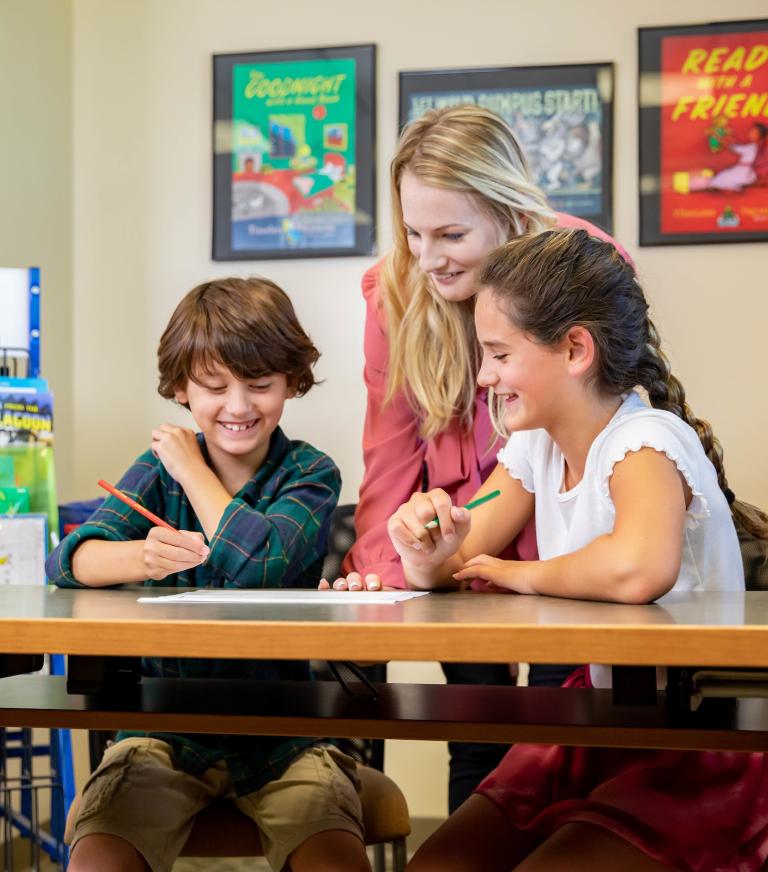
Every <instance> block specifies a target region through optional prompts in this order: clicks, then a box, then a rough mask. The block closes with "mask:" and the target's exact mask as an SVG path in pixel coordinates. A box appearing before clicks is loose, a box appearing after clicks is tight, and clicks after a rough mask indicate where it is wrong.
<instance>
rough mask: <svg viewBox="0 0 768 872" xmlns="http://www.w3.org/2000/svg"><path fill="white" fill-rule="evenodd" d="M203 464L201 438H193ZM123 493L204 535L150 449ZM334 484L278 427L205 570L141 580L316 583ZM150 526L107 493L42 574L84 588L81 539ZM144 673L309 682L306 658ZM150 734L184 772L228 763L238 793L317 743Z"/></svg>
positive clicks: (183, 662) (323, 460)
mask: <svg viewBox="0 0 768 872" xmlns="http://www.w3.org/2000/svg"><path fill="white" fill-rule="evenodd" d="M198 440H199V442H200V447H201V449H202V451H203V455H204V457H205V459H206V461H208V454H207V452H206V450H205V441H204V439H203V437H202V435H198ZM118 487H119V489H120V490H122V491H124V492H125V493H127V494H128V495H129V496H131V497H133V498H134V499H135V500H136V501H137V502H139V503H141V504H142V505H143V506H145V507H146V508H148V509H149V510H150V511H152V512H154V513H155V514H156V515H159V516H160V517H161V518H164V519H165V520H166V521H168V523H169V524H171V525H172V526H173V527H176V528H177V529H179V530H195V531H199V532H203V529H202V526H201V525H200V522H199V520H198V518H197V516H196V514H195V511H194V509H193V508H192V506H191V505H190V503H189V500H188V499H187V496H186V494H185V493H184V491H183V490H182V489H181V486H180V485H179V484H178V482H176V481H175V480H174V479H173V478H171V476H170V475H169V474H168V473H167V472H166V470H165V467H164V466H163V464H162V463H161V462H160V460H159V459H158V458H156V457H155V456H154V455H153V454H152V452H151V451H147V452H145V453H144V454H142V455H141V457H139V459H138V460H137V461H136V462H135V463H134V464H133V466H131V468H130V469H129V470H128V471H127V472H126V473H125V475H124V476H123V477H122V479H121V480H120V481H119V483H118ZM340 487H341V479H340V476H339V471H338V469H337V468H336V466H335V464H334V463H333V461H332V460H331V459H330V458H329V457H328V456H327V455H325V454H323V453H322V452H320V451H318V450H317V449H316V448H313V447H312V446H311V445H308V444H307V443H306V442H296V441H289V440H288V439H287V438H286V436H285V435H284V434H283V432H282V430H281V429H280V428H277V429H276V430H275V432H274V434H273V435H272V440H271V443H270V448H269V453H268V454H267V457H266V459H265V460H264V463H263V464H262V465H261V467H259V469H258V470H256V472H255V473H254V475H253V477H252V478H251V479H250V480H249V481H248V482H247V483H246V484H245V485H244V486H243V488H242V489H241V490H240V491H239V492H238V493H237V494H235V496H234V498H233V499H232V501H231V502H230V504H229V505H228V506H227V508H226V509H225V511H224V514H223V515H222V518H221V521H220V522H219V526H218V528H217V530H216V533H215V534H214V536H213V538H212V539H211V540H210V542H209V543H208V545H209V547H210V549H211V551H210V555H209V556H208V559H207V561H206V562H205V564H204V565H202V566H196V567H195V568H194V569H191V570H186V571H184V572H180V573H178V574H176V575H172V576H169V577H168V578H165V579H163V580H162V581H153V580H147V581H145V582H144V584H145V585H148V586H151V587H207V588H210V587H214V588H215V587H248V588H284V587H291V588H299V587H316V586H317V582H318V579H319V578H320V572H321V569H322V564H323V557H324V555H325V552H326V550H327V543H328V532H329V529H330V522H331V514H332V512H333V510H334V508H335V506H336V503H337V501H338V497H339V490H340ZM151 527H152V523H151V521H148V520H147V519H146V518H145V517H144V516H143V515H140V514H139V513H138V512H136V511H134V510H133V509H131V508H130V507H128V506H126V505H125V504H124V503H123V502H121V501H120V500H118V499H117V498H116V497H113V496H110V497H107V499H106V500H105V501H104V503H103V504H102V506H101V507H100V508H99V509H97V510H96V512H95V513H94V514H93V515H92V516H91V517H90V518H89V519H88V521H87V522H86V523H85V524H83V525H82V526H80V527H78V528H77V529H76V530H74V531H73V532H72V533H70V534H69V535H68V536H66V537H65V538H64V539H63V540H62V542H61V544H60V545H59V546H58V548H56V550H55V551H54V552H53V553H52V554H51V555H50V557H49V558H48V562H47V564H46V570H47V573H48V578H49V579H50V580H51V581H52V582H54V583H55V584H57V585H58V586H59V587H82V586H83V585H81V584H80V583H79V582H78V581H76V580H75V578H74V577H73V575H72V554H73V552H74V550H75V549H76V548H77V546H78V545H79V544H80V543H81V542H83V541H85V540H86V539H105V540H108V541H127V540H135V539H144V538H146V535H147V533H148V532H149V530H150V529H151ZM142 671H143V673H144V674H145V675H151V676H162V677H183V678H241V679H251V680H262V681H267V680H272V681H275V680H309V679H310V677H311V676H310V671H309V663H307V662H303V661H290V660H285V661H280V660H274V661H272V660H269V661H267V660H204V659H192V658H183V659H181V658H168V657H163V658H145V659H144V660H143V661H142ZM128 735H134V736H135V735H151V736H153V737H155V738H158V739H163V740H164V741H166V742H168V743H169V744H171V745H172V747H173V748H174V751H175V754H176V757H177V760H178V763H179V765H180V766H181V768H182V769H184V770H185V771H187V772H190V773H192V774H194V775H202V773H203V772H204V771H205V770H206V769H207V768H208V767H210V766H212V765H213V764H214V763H216V762H218V761H219V760H221V759H224V760H225V761H226V764H227V767H228V768H229V771H230V774H231V776H232V780H233V782H234V785H235V789H236V791H237V793H238V795H239V796H243V795H245V794H247V793H251V792H252V791H254V790H258V789H259V788H260V787H262V786H263V785H265V784H267V783H268V782H269V781H272V780H274V779H276V778H279V777H280V775H281V774H282V773H283V771H284V770H285V768H286V767H287V766H288V764H289V763H290V762H291V760H292V759H293V757H295V756H296V754H297V753H299V752H300V751H301V750H303V749H304V748H306V747H308V746H310V745H312V744H316V743H317V742H318V741H319V740H318V739H312V738H295V737H253V736H217V735H206V734H197V735H175V734H173V735H172V734H168V733H127V732H121V733H119V735H118V738H124V737H125V736H128Z"/></svg>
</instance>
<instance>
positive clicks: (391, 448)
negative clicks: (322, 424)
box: [343, 267, 426, 588]
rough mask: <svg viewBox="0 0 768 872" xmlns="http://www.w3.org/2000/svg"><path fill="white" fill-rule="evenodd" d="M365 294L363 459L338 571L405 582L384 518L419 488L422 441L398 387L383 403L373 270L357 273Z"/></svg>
mask: <svg viewBox="0 0 768 872" xmlns="http://www.w3.org/2000/svg"><path fill="white" fill-rule="evenodd" d="M363 294H364V296H365V299H366V319H365V370H364V379H365V386H366V389H367V406H366V413H365V427H364V431H363V459H364V461H365V474H364V476H363V482H362V485H361V486H360V497H359V502H358V506H357V510H356V511H355V530H356V533H357V536H356V540H355V544H354V545H353V546H352V548H351V549H350V551H349V553H348V554H347V556H346V558H345V559H344V564H343V573H344V574H347V573H350V572H365V573H375V574H376V575H377V576H378V577H379V578H380V579H381V582H382V583H383V584H384V585H387V586H391V587H399V588H402V587H405V579H404V578H403V570H402V567H401V565H400V560H399V557H398V554H397V552H396V551H395V549H394V548H393V546H392V543H391V541H390V539H389V536H388V534H387V521H388V520H389V518H390V515H391V514H392V513H393V512H394V511H395V510H396V509H397V507H398V506H399V505H400V504H401V503H404V502H406V500H408V498H409V497H410V496H411V494H412V493H414V491H418V490H421V489H422V474H423V472H422V470H423V466H424V456H425V453H426V443H425V442H424V441H423V440H422V439H421V437H420V436H419V420H418V417H417V415H416V413H415V412H414V411H413V409H412V408H411V406H410V404H409V403H408V401H407V399H406V398H405V396H404V394H403V393H402V392H399V393H398V394H396V395H395V396H394V397H393V398H392V399H391V400H390V401H389V402H388V403H386V404H385V402H384V397H385V395H386V387H387V378H388V359H389V343H388V340H387V336H386V331H385V327H384V321H383V314H382V313H381V312H380V311H379V292H378V269H377V268H375V267H374V269H372V270H370V271H369V272H368V273H366V275H365V277H364V278H363Z"/></svg>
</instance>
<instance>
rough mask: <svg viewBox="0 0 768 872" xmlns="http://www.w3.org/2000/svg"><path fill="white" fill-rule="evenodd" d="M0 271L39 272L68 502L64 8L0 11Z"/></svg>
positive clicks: (44, 358) (68, 181) (67, 18)
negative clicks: (36, 268)
mask: <svg viewBox="0 0 768 872" xmlns="http://www.w3.org/2000/svg"><path fill="white" fill-rule="evenodd" d="M0 109H2V121H0V266H19V267H26V266H39V267H40V269H41V287H42V325H41V329H42V341H43V348H42V355H41V363H42V367H43V370H44V374H45V375H47V376H48V378H49V379H50V382H51V386H52V388H53V390H54V392H55V394H56V408H55V413H56V425H55V426H56V461H57V473H58V481H59V488H60V490H61V492H62V493H63V494H70V493H71V492H72V484H71V483H72V468H71V467H72V431H73V428H72V403H73V397H74V390H73V386H72V321H73V307H72V4H71V2H70V0H60V2H55V3H54V2H51V0H2V2H0Z"/></svg>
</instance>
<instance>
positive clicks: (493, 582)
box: [453, 554, 537, 594]
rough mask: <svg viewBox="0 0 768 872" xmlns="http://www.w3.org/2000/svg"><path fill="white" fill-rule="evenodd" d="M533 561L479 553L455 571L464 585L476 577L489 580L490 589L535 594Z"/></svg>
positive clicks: (455, 576)
mask: <svg viewBox="0 0 768 872" xmlns="http://www.w3.org/2000/svg"><path fill="white" fill-rule="evenodd" d="M531 576H532V572H531V562H530V561H521V560H500V559H499V558H498V557H490V556H489V555H488V554H478V555H477V556H475V557H472V558H470V559H469V560H467V562H466V563H465V564H464V566H462V568H461V569H460V570H459V571H458V572H454V573H453V577H454V578H455V579H456V581H459V582H462V587H464V586H465V584H466V585H469V583H470V582H471V581H472V579H474V578H480V579H482V580H483V581H487V582H488V589H489V590H493V589H494V588H497V589H499V590H511V591H514V593H528V594H534V593H536V592H537V591H536V590H535V589H534V586H533V579H532V577H531Z"/></svg>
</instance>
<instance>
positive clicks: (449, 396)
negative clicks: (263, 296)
mask: <svg viewBox="0 0 768 872" xmlns="http://www.w3.org/2000/svg"><path fill="white" fill-rule="evenodd" d="M406 170H408V172H410V173H413V175H414V176H416V177H417V178H418V179H419V180H420V181H421V182H423V183H424V184H427V185H431V186H433V187H436V188H443V189H446V190H450V191H457V192H459V193H462V194H467V195H469V196H471V197H473V198H474V199H475V201H476V203H477V205H478V206H479V208H480V209H481V210H482V211H484V212H485V213H486V214H487V215H489V216H490V217H491V218H492V219H493V220H494V221H496V222H497V223H498V225H499V226H500V227H504V228H508V230H509V235H510V237H512V236H518V235H520V234H523V233H538V232H540V231H542V230H546V229H548V228H549V227H551V226H552V225H553V224H554V221H555V216H554V212H553V211H552V209H551V208H550V206H549V204H548V203H547V200H546V197H545V195H544V193H543V192H542V191H541V190H540V189H539V188H538V187H537V186H536V184H535V183H534V182H533V180H532V178H531V174H530V170H529V168H528V163H527V161H526V159H525V156H524V154H523V152H522V150H521V148H520V145H519V143H518V141H517V139H516V138H515V135H514V133H513V132H512V130H511V129H510V127H509V126H508V125H507V124H506V122H505V121H504V120H503V119H502V118H501V117H500V116H498V115H496V114H495V113H493V112H491V111H489V110H487V109H483V108H481V107H479V106H453V107H450V108H447V109H438V110H433V111H430V112H427V113H426V114H425V115H424V116H423V117H422V118H420V119H418V120H417V121H414V122H413V123H412V124H410V125H409V126H408V127H407V128H406V129H405V131H404V132H403V134H402V136H401V138H400V143H399V145H398V149H397V154H396V155H395V157H394V160H393V161H392V165H391V189H392V215H393V222H394V247H393V249H392V251H391V252H390V254H389V255H388V257H387V258H386V260H385V261H384V264H383V265H382V270H381V276H380V286H381V290H382V301H383V306H384V313H385V316H386V321H387V328H388V334H389V342H390V346H389V381H388V384H387V394H386V401H388V400H391V399H392V397H393V395H394V394H395V393H396V392H397V391H399V390H403V391H404V392H405V394H406V396H407V397H408V400H409V402H410V403H411V405H412V406H413V408H414V410H415V411H416V412H417V413H418V414H419V415H420V417H421V427H420V432H421V436H422V437H423V438H424V439H430V438H432V437H433V436H436V435H437V434H438V433H440V432H442V431H443V430H445V429H446V428H447V427H448V426H449V425H450V423H451V421H452V420H453V419H455V418H457V419H458V420H459V421H460V422H461V424H462V425H463V426H465V427H467V428H468V427H469V426H470V425H471V424H472V415H473V410H474V403H475V394H476V391H477V385H476V378H477V372H478V367H479V362H480V353H479V348H478V344H477V339H476V337H475V330H474V323H473V317H472V312H473V305H472V301H467V302H464V303H452V302H448V301H446V300H445V299H443V297H441V296H440V294H439V293H437V291H436V290H435V288H434V286H433V285H432V282H431V281H430V279H429V277H428V276H427V275H426V274H425V273H424V272H423V271H422V270H421V269H420V268H419V265H418V263H417V262H416V260H415V259H414V257H413V255H412V254H411V252H410V249H409V247H408V238H407V236H406V232H405V227H404V225H403V210H402V203H401V201H400V184H401V182H402V178H403V173H404V172H405V171H406Z"/></svg>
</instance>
